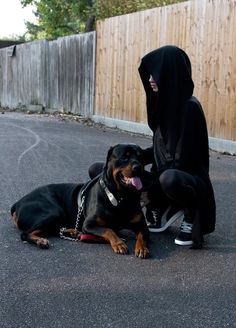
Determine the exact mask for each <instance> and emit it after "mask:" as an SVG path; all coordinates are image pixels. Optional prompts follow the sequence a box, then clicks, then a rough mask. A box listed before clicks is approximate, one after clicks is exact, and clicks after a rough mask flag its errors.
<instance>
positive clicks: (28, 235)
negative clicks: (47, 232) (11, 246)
mask: <svg viewBox="0 0 236 328" xmlns="http://www.w3.org/2000/svg"><path fill="white" fill-rule="evenodd" d="M42 232H43V231H42V230H41V229H37V230H34V231H31V232H22V234H21V239H22V241H27V242H28V243H30V244H35V245H37V246H38V247H40V248H45V249H47V248H49V241H48V240H47V239H45V238H42V237H40V234H42Z"/></svg>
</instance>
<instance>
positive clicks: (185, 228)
mask: <svg viewBox="0 0 236 328" xmlns="http://www.w3.org/2000/svg"><path fill="white" fill-rule="evenodd" d="M192 227H193V225H192V223H187V222H185V221H183V222H182V224H181V226H180V230H181V231H182V232H186V233H192Z"/></svg>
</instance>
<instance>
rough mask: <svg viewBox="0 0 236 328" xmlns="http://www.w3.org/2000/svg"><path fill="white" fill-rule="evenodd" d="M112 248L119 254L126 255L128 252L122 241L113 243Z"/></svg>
mask: <svg viewBox="0 0 236 328" xmlns="http://www.w3.org/2000/svg"><path fill="white" fill-rule="evenodd" d="M111 247H112V249H113V251H114V252H115V253H117V254H126V253H127V252H128V247H127V245H126V244H125V243H124V242H123V241H122V240H119V241H117V242H115V243H112V245H111Z"/></svg>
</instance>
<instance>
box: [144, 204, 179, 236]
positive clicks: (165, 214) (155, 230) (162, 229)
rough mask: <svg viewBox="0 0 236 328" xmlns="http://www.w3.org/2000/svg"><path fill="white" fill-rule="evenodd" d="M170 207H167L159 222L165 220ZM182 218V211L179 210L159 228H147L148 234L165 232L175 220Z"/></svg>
mask: <svg viewBox="0 0 236 328" xmlns="http://www.w3.org/2000/svg"><path fill="white" fill-rule="evenodd" d="M170 208H171V207H168V208H167V210H166V211H165V213H164V214H163V215H162V218H161V220H166V217H167V214H168V212H169V210H170ZM183 217H184V211H183V210H180V211H178V212H176V213H175V214H174V215H173V216H172V217H171V218H170V219H169V220H168V221H166V223H165V224H164V225H163V226H162V227H161V228H148V230H149V231H150V232H163V231H165V230H166V229H167V228H168V227H169V226H170V225H171V224H173V223H174V222H175V221H176V220H178V219H180V218H183Z"/></svg>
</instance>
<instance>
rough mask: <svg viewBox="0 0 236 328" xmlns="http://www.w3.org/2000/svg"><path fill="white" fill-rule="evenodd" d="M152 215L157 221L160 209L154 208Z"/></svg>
mask: <svg viewBox="0 0 236 328" xmlns="http://www.w3.org/2000/svg"><path fill="white" fill-rule="evenodd" d="M152 216H153V219H154V221H155V222H157V219H158V211H157V210H152Z"/></svg>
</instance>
